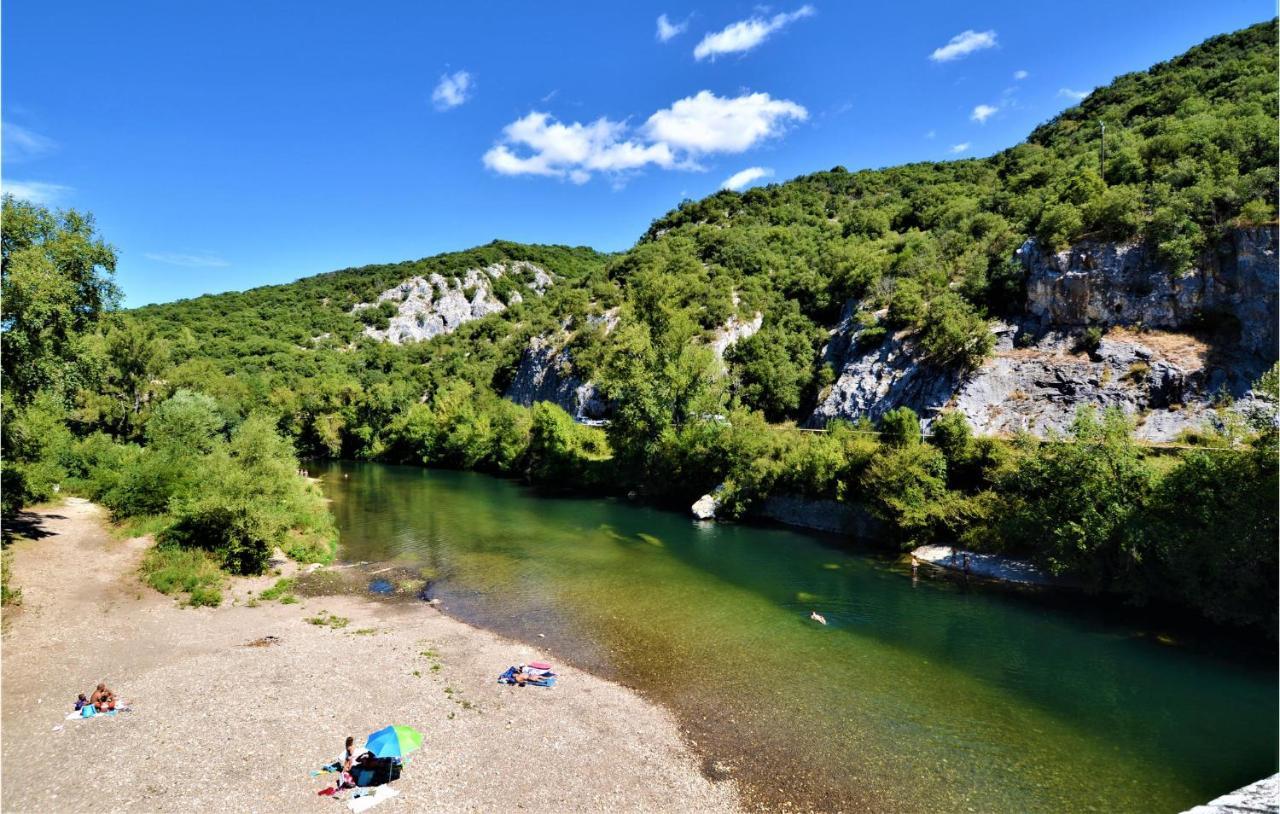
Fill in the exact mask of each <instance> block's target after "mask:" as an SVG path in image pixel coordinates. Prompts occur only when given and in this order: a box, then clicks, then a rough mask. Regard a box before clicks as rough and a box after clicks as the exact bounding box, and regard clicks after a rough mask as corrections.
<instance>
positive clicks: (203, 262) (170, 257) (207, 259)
mask: <svg viewBox="0 0 1280 814" xmlns="http://www.w3.org/2000/svg"><path fill="white" fill-rule="evenodd" d="M142 256H143V257H145V258H147V259H148V260H154V261H155V262H157V263H164V264H166V265H169V266H184V267H186V268H197V269H203V268H225V267H226V266H229V265H231V264H230V263H228V262H227V261H226V260H224V259H222V258H221V257H218V256H217V255H216V254H182V253H181V252H144V253H143V255H142Z"/></svg>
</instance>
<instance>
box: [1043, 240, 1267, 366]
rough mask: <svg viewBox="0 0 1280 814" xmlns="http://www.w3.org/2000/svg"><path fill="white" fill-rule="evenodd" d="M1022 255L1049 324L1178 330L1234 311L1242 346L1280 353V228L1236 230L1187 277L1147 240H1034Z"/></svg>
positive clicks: (1044, 323) (1045, 322)
mask: <svg viewBox="0 0 1280 814" xmlns="http://www.w3.org/2000/svg"><path fill="white" fill-rule="evenodd" d="M1018 259H1019V260H1020V261H1021V263H1022V265H1023V268H1024V269H1026V272H1027V313H1028V315H1030V316H1032V317H1034V318H1037V319H1039V321H1040V323H1041V325H1043V326H1053V327H1067V326H1083V325H1099V326H1109V325H1143V326H1145V327H1147V328H1167V329H1179V328H1186V327H1188V326H1191V325H1193V324H1195V323H1196V322H1197V321H1198V320H1200V319H1202V318H1204V317H1206V316H1211V315H1230V316H1231V317H1234V318H1235V319H1236V320H1238V321H1239V328H1240V346H1241V347H1242V348H1243V349H1245V350H1247V351H1251V352H1255V353H1262V354H1265V355H1270V356H1271V357H1274V356H1275V353H1276V321H1277V315H1276V299H1277V289H1278V288H1280V277H1278V275H1277V266H1276V230H1275V228H1274V227H1259V228H1254V229H1237V230H1234V231H1233V232H1232V233H1231V234H1230V236H1229V238H1228V239H1227V240H1226V241H1225V242H1224V243H1223V244H1222V246H1220V247H1219V250H1218V251H1217V252H1215V253H1212V254H1210V255H1208V256H1206V257H1204V258H1202V262H1201V263H1199V264H1198V266H1197V267H1196V268H1191V269H1188V270H1187V271H1186V272H1184V273H1182V274H1171V273H1170V272H1168V271H1167V270H1166V269H1165V268H1164V267H1163V266H1162V264H1161V263H1160V262H1159V260H1158V258H1156V257H1155V254H1154V251H1153V250H1152V249H1151V248H1150V247H1148V246H1147V245H1145V244H1115V243H1098V242H1092V241H1091V242H1085V243H1080V244H1078V245H1076V246H1073V247H1071V248H1070V249H1068V250H1066V251H1062V252H1056V253H1053V252H1045V251H1041V250H1040V249H1039V247H1038V246H1037V245H1036V242H1035V240H1028V241H1027V242H1026V243H1024V244H1023V245H1022V247H1021V248H1019V249H1018Z"/></svg>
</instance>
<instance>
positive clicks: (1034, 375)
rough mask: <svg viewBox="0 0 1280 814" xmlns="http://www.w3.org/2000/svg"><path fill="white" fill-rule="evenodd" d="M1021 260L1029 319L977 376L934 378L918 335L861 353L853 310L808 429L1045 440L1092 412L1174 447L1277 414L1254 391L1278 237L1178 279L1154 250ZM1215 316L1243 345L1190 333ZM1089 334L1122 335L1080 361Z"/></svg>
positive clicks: (1271, 330) (1266, 335) (1026, 251)
mask: <svg viewBox="0 0 1280 814" xmlns="http://www.w3.org/2000/svg"><path fill="white" fill-rule="evenodd" d="M1018 254H1019V258H1020V259H1021V261H1022V263H1023V266H1024V267H1025V268H1026V270H1027V302H1026V312H1027V315H1026V316H1025V317H1024V318H1022V319H1020V320H1018V321H1016V322H1014V323H1011V324H1002V323H997V324H994V325H993V326H992V330H993V332H994V333H995V334H996V339H997V341H996V346H995V352H994V354H993V355H992V356H991V358H989V359H988V360H987V361H986V362H985V363H984V364H983V365H982V366H981V367H979V368H978V369H977V370H974V371H969V372H966V373H963V374H962V373H960V372H957V371H954V370H947V369H940V368H938V367H936V366H933V365H931V364H930V363H929V362H928V361H927V360H926V359H924V358H923V356H922V354H920V353H919V351H918V349H917V347H916V345H915V342H914V340H913V338H912V337H911V336H909V335H903V334H898V335H891V336H885V337H884V338H883V339H881V340H879V341H877V342H874V343H870V344H868V343H866V342H863V341H860V340H862V339H863V337H864V334H863V331H864V330H865V329H862V328H861V326H860V325H859V324H858V323H857V321H856V320H854V319H853V313H854V311H855V307H856V303H850V304H848V305H847V306H846V307H845V312H844V315H843V318H842V320H841V322H840V324H839V325H838V326H837V327H836V328H835V329H834V330H833V331H832V335H831V340H830V342H829V343H828V345H827V347H826V350H825V353H826V357H827V360H828V361H829V362H830V363H832V364H833V365H834V366H835V367H836V369H837V371H838V378H837V380H836V382H835V383H834V384H833V385H832V387H831V388H830V390H829V391H828V392H827V393H826V394H825V395H824V398H823V399H822V400H821V402H820V403H819V404H818V406H817V408H816V409H815V410H814V412H813V414H812V415H811V416H810V418H809V420H808V422H807V423H808V424H809V426H818V427H820V426H824V425H826V424H827V423H828V422H830V421H831V420H833V419H837V418H843V419H856V418H862V417H866V418H870V419H873V420H875V419H878V418H879V417H880V416H882V415H883V414H884V413H885V412H886V411H888V410H890V409H893V408H895V407H899V406H906V407H910V408H911V409H913V410H915V411H916V412H917V413H918V414H919V415H921V417H922V418H924V419H925V420H926V422H927V421H928V420H929V419H931V418H932V417H933V416H935V415H936V414H937V413H938V412H939V411H941V410H943V409H956V410H959V411H960V412H961V413H962V414H963V415H964V416H965V417H966V418H967V419H968V421H969V423H970V425H971V426H972V427H973V429H974V430H975V432H978V433H983V434H1001V435H1003V434H1009V433H1014V432H1018V431H1024V430H1025V431H1029V432H1032V433H1034V434H1037V435H1045V434H1047V433H1049V432H1062V431H1065V430H1066V429H1067V428H1068V427H1069V426H1070V424H1071V422H1072V420H1073V419H1074V417H1075V414H1076V411H1077V409H1078V408H1079V407H1080V406H1082V405H1093V406H1095V407H1098V408H1106V407H1119V408H1120V409H1121V410H1123V411H1125V412H1126V413H1128V414H1129V415H1131V416H1133V418H1134V419H1135V423H1136V425H1137V430H1136V434H1137V435H1138V436H1139V437H1141V438H1145V439H1148V440H1152V441H1168V440H1172V439H1174V438H1175V437H1176V436H1177V435H1178V434H1179V433H1180V432H1182V431H1183V430H1185V429H1199V428H1202V427H1203V426H1205V425H1206V424H1219V423H1221V422H1222V421H1223V420H1224V416H1223V414H1222V413H1220V412H1219V411H1218V410H1217V409H1215V408H1214V406H1213V404H1214V402H1231V403H1232V408H1233V409H1235V410H1237V411H1239V412H1248V411H1251V410H1253V409H1257V408H1264V409H1269V408H1268V407H1267V405H1264V404H1262V403H1261V402H1258V401H1257V400H1256V399H1255V397H1254V394H1253V393H1252V391H1251V390H1250V387H1251V383H1252V382H1253V381H1254V380H1256V379H1257V377H1258V376H1259V375H1261V374H1262V373H1263V372H1264V371H1265V370H1266V369H1267V368H1268V367H1270V366H1271V364H1272V363H1273V362H1274V361H1275V359H1276V324H1277V320H1278V319H1280V317H1278V316H1277V287H1278V285H1280V269H1278V268H1277V258H1276V235H1275V230H1274V228H1264V229H1247V230H1237V231H1236V232H1235V233H1233V235H1232V236H1231V238H1230V240H1229V241H1228V242H1227V244H1226V245H1224V247H1223V249H1222V251H1221V252H1219V253H1218V254H1217V255H1215V257H1216V258H1217V259H1216V260H1215V261H1214V263H1205V264H1203V265H1204V266H1205V268H1203V269H1193V270H1191V271H1189V272H1188V273H1187V274H1184V275H1181V276H1178V277H1176V278H1175V277H1173V276H1171V275H1169V274H1167V273H1166V272H1164V271H1163V270H1162V269H1161V268H1160V267H1159V265H1158V264H1157V263H1156V261H1155V259H1154V258H1153V256H1152V255H1151V253H1150V252H1149V251H1148V250H1147V249H1146V248H1145V247H1142V246H1125V245H1111V244H1098V243H1087V244H1082V245H1081V246H1077V247H1075V248H1073V249H1072V250H1071V251H1067V252H1061V253H1057V254H1045V253H1040V252H1038V251H1037V250H1036V247H1035V244H1034V241H1028V242H1027V243H1026V244H1024V245H1023V246H1022V248H1021V249H1019V252H1018ZM1209 315H1217V316H1218V317H1222V316H1223V315H1226V316H1228V317H1230V318H1231V319H1233V320H1234V321H1235V322H1236V323H1238V328H1239V331H1238V337H1237V338H1235V339H1233V340H1227V339H1224V338H1223V337H1222V336H1221V334H1220V335H1219V336H1218V337H1216V338H1215V339H1214V340H1213V344H1210V343H1207V342H1206V340H1204V339H1203V338H1201V337H1200V336H1198V335H1195V334H1192V333H1189V332H1188V331H1189V330H1190V329H1193V328H1196V327H1199V326H1201V325H1202V324H1203V322H1204V320H1205V318H1206V316H1209ZM1087 325H1096V326H1100V327H1102V326H1107V327H1110V330H1109V331H1108V332H1107V333H1106V334H1105V335H1104V336H1103V338H1102V341H1101V343H1100V344H1099V345H1098V347H1097V348H1096V349H1094V350H1092V351H1091V352H1090V353H1084V352H1083V351H1080V350H1078V349H1077V346H1078V345H1079V338H1080V335H1081V334H1082V333H1083V329H1084V327H1085V326H1087ZM1129 325H1139V326H1141V328H1142V330H1140V331H1138V330H1131V329H1129V328H1127V327H1124V326H1129ZM1152 328H1157V329H1161V330H1150V329H1152ZM1224 396H1229V397H1230V398H1224Z"/></svg>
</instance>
